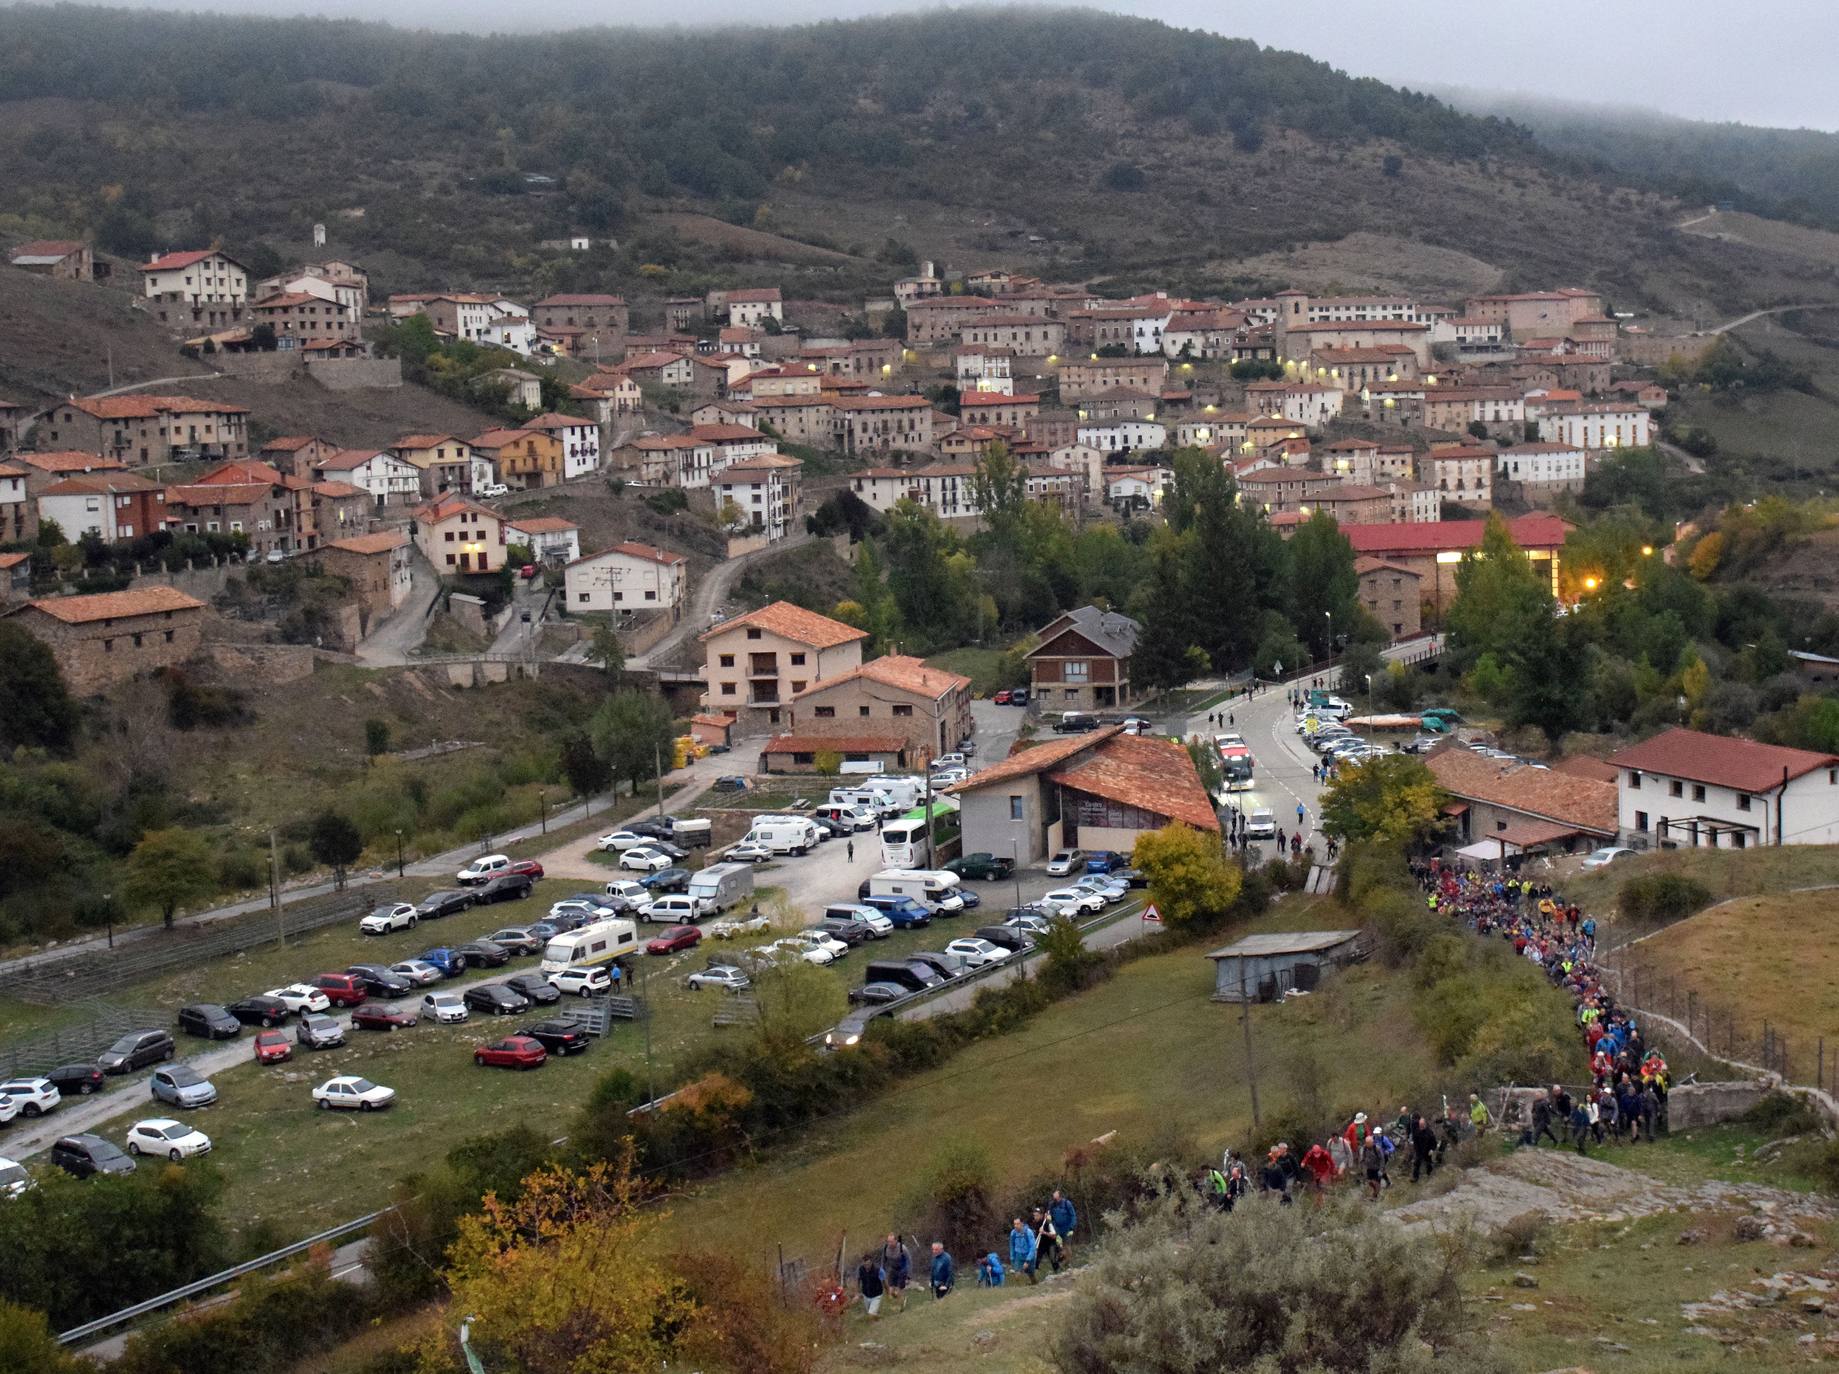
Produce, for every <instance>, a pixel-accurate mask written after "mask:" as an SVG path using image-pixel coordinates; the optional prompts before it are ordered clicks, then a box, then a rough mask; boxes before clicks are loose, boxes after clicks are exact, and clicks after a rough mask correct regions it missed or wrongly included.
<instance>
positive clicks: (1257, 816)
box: [1245, 811, 1277, 840]
mask: <svg viewBox="0 0 1839 1374" xmlns="http://www.w3.org/2000/svg"><path fill="white" fill-rule="evenodd" d="M1245 836H1246V838H1247V839H1251V840H1273V839H1276V838H1277V818H1276V817H1275V816H1273V815H1272V814H1271V813H1270V812H1269V811H1254V812H1252V814H1251V816H1250V817H1249V818H1248V819H1247V820H1246V822H1245Z"/></svg>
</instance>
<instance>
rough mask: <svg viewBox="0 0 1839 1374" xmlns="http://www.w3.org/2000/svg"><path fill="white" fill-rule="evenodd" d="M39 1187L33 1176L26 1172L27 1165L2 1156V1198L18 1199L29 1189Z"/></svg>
mask: <svg viewBox="0 0 1839 1374" xmlns="http://www.w3.org/2000/svg"><path fill="white" fill-rule="evenodd" d="M37 1186H38V1185H37V1183H36V1181H34V1179H33V1178H32V1175H30V1174H28V1173H27V1172H26V1169H25V1165H23V1164H21V1163H20V1162H19V1161H18V1160H16V1159H8V1158H6V1156H4V1155H0V1197H9V1198H14V1197H18V1196H19V1195H20V1194H21V1193H23V1192H25V1191H26V1190H27V1189H29V1188H35V1187H37Z"/></svg>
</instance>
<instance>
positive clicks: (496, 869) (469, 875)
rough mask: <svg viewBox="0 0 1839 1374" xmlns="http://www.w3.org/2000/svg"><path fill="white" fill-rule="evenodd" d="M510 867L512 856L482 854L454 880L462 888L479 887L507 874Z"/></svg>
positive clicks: (454, 877) (454, 876)
mask: <svg viewBox="0 0 1839 1374" xmlns="http://www.w3.org/2000/svg"><path fill="white" fill-rule="evenodd" d="M510 866H511V856H510V855H509V854H481V855H480V856H479V857H478V858H476V859H474V860H473V861H472V862H471V863H469V864H467V865H466V867H465V868H462V869H461V870H460V871H459V872H458V873H456V874H454V875H453V880H454V881H455V882H456V883H458V884H459V885H460V886H461V887H477V886H479V884H481V883H483V882H485V881H486V880H487V879H489V878H495V877H497V876H498V875H499V874H500V873H503V872H505V871H506V870H507V869H509V868H510Z"/></svg>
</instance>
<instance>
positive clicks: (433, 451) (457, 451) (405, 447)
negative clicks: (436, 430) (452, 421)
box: [389, 434, 474, 497]
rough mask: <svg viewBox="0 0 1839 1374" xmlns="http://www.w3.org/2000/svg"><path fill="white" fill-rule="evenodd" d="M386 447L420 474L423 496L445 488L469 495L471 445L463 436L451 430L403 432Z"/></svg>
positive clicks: (472, 469)
mask: <svg viewBox="0 0 1839 1374" xmlns="http://www.w3.org/2000/svg"><path fill="white" fill-rule="evenodd" d="M389 451H390V452H391V453H393V454H395V455H396V456H397V457H398V458H400V459H402V461H403V462H405V463H409V464H412V465H413V466H414V468H415V470H416V471H417V472H419V473H420V474H421V494H422V495H423V496H424V497H435V496H439V495H440V494H441V493H443V492H448V491H453V492H458V493H460V494H461V495H462V496H470V495H472V493H473V471H474V458H473V448H472V445H471V444H469V443H467V442H466V441H465V440H464V439H460V438H457V437H455V436H454V435H452V434H405V435H403V436H402V437H401V438H400V439H398V440H397V441H396V442H395V443H393V444H391V445H390V449H389Z"/></svg>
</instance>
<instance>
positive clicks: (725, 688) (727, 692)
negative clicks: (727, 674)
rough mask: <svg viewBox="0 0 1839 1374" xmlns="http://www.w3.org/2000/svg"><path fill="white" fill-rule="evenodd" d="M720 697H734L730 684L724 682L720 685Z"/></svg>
mask: <svg viewBox="0 0 1839 1374" xmlns="http://www.w3.org/2000/svg"><path fill="white" fill-rule="evenodd" d="M722 695H723V696H725V697H731V696H733V695H734V684H733V683H732V682H724V683H723V684H722Z"/></svg>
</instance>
